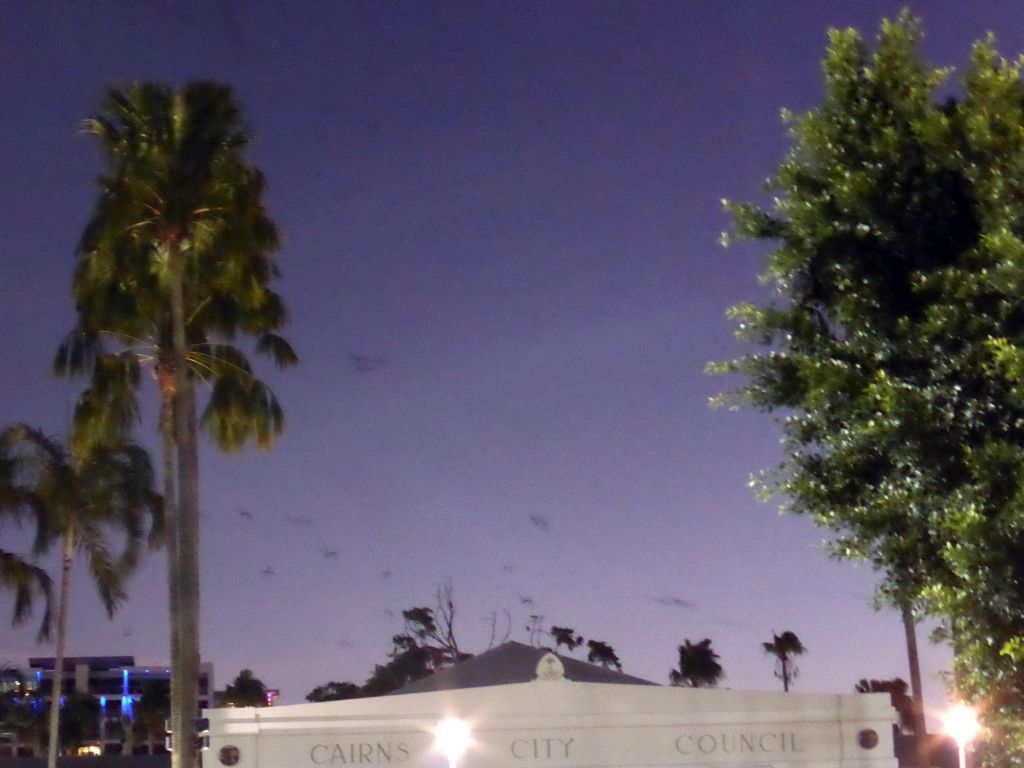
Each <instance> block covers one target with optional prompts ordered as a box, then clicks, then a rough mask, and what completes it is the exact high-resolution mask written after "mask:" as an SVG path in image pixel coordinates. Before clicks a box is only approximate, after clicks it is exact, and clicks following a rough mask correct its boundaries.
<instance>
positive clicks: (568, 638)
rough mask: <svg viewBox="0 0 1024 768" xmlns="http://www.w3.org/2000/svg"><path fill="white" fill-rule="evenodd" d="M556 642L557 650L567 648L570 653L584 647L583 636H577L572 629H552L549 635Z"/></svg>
mask: <svg viewBox="0 0 1024 768" xmlns="http://www.w3.org/2000/svg"><path fill="white" fill-rule="evenodd" d="M548 634H550V635H551V637H552V638H553V639H554V641H555V649H556V650H557V649H558V648H560V647H561V646H563V645H564V646H565V647H566V649H568V651H569V652H570V653H572V652H573V651H575V650H576V649H577V648H579V647H580V646H581V645H583V635H577V634H576V630H574V629H572V628H571V627H551V631H550V632H549V633H548Z"/></svg>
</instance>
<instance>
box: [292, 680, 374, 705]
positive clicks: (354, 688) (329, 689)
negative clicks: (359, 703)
mask: <svg viewBox="0 0 1024 768" xmlns="http://www.w3.org/2000/svg"><path fill="white" fill-rule="evenodd" d="M362 695H363V689H362V688H360V687H359V686H358V685H356V684H355V683H348V682H346V683H339V682H336V681H334V680H332V681H331V682H329V683H324V684H323V685H318V686H317V687H316V688H314V689H313V690H312V691H310V692H309V693H307V694H306V701H312V702H317V701H343V700H345V699H358V698H359V697H361V696H362Z"/></svg>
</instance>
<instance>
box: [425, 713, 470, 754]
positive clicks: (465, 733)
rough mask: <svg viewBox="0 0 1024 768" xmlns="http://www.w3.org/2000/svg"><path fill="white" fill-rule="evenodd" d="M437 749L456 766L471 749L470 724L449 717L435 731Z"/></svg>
mask: <svg viewBox="0 0 1024 768" xmlns="http://www.w3.org/2000/svg"><path fill="white" fill-rule="evenodd" d="M434 736H435V737H436V738H437V748H438V749H440V750H441V751H442V752H443V753H444V754H445V756H446V757H447V758H448V762H449V763H452V764H454V763H455V761H456V760H458V759H459V758H460V757H462V754H463V753H464V752H465V751H466V749H467V748H468V747H469V723H467V722H466V721H465V720H462V719H461V718H458V717H448V718H445V719H444V720H442V721H441V722H440V723H438V724H437V730H435V731H434Z"/></svg>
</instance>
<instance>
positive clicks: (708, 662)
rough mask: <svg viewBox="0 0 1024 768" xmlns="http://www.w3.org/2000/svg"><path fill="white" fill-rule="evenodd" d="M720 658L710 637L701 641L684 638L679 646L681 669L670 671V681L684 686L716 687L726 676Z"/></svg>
mask: <svg viewBox="0 0 1024 768" xmlns="http://www.w3.org/2000/svg"><path fill="white" fill-rule="evenodd" d="M719 658H720V657H719V655H718V654H717V653H715V652H714V650H712V648H711V641H710V640H709V639H707V638H704V639H703V640H701V641H700V642H699V643H691V642H690V641H689V640H688V639H687V640H684V641H683V644H682V645H680V646H679V669H673V670H670V671H669V673H668V676H669V681H670V682H671V683H672V685H678V686H682V687H684V688H715V687H716V686H717V685H718V683H719V682H720V681H721V680H722V678H723V677H725V670H724V669H722V665H721V664H720V663H719V662H718V659H719Z"/></svg>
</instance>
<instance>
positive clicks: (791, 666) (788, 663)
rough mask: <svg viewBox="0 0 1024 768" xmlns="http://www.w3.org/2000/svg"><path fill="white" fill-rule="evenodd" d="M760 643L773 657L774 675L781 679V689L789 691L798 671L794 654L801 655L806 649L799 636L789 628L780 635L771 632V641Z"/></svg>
mask: <svg viewBox="0 0 1024 768" xmlns="http://www.w3.org/2000/svg"><path fill="white" fill-rule="evenodd" d="M761 645H762V646H763V647H764V652H765V653H767V654H770V655H772V656H774V657H775V676H776V677H777V678H779V680H781V681H782V690H783V691H785V692H786V693H789V686H790V685H792V683H793V680H795V679H796V676H797V674H799V671H800V670H799V669H798V668H797V666H796V663H795V662H794V661H793V659H794V657H795V656H802V655H803V654H804V653H806V652H807V649H806V648H805V647H804V644H803V643H802V642H800V638H799V637H797V636H796V634H795V633H794V632H790V631H789V630H787V631H785V632H783V633H782V634H781V635H776V634H774V633H772V639H771V642H767V643H762V644H761Z"/></svg>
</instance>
